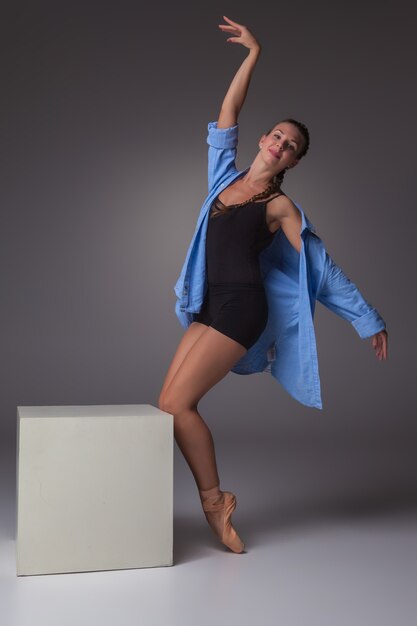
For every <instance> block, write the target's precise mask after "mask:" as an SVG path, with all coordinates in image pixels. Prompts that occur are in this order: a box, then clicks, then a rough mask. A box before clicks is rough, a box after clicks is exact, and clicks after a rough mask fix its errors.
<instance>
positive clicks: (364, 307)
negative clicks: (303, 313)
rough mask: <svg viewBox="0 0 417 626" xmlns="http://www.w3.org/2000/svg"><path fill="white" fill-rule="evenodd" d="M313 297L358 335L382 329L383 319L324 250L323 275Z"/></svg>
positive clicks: (361, 336) (369, 334) (369, 333)
mask: <svg viewBox="0 0 417 626" xmlns="http://www.w3.org/2000/svg"><path fill="white" fill-rule="evenodd" d="M317 300H318V301H319V302H321V303H322V304H323V305H324V306H326V307H327V308H328V309H329V310H330V311H332V312H333V313H336V315H339V316H340V317H342V318H343V319H344V320H346V321H348V322H350V323H351V324H352V325H353V327H354V329H355V330H356V332H357V333H358V335H359V336H360V338H361V339H366V338H367V337H371V336H372V335H375V333H378V332H380V331H381V330H384V328H385V327H386V325H385V322H384V320H383V319H382V317H381V316H380V315H379V313H378V311H377V310H376V308H375V307H373V306H372V305H371V304H369V302H367V301H366V300H365V298H364V297H363V295H362V294H361V292H360V291H359V289H358V288H357V286H356V285H355V283H353V282H352V281H351V280H350V279H349V278H348V277H347V276H346V275H345V274H344V272H343V270H342V269H341V268H340V267H339V266H338V265H336V263H335V262H334V261H333V259H332V258H331V257H330V255H329V254H328V253H327V252H326V259H325V265H324V273H323V278H322V281H321V284H320V287H319V291H318V294H317Z"/></svg>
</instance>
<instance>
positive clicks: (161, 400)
mask: <svg viewBox="0 0 417 626" xmlns="http://www.w3.org/2000/svg"><path fill="white" fill-rule="evenodd" d="M158 408H159V409H161V411H166V412H167V413H169V411H168V408H167V405H166V402H165V393H161V394H160V395H159V398H158Z"/></svg>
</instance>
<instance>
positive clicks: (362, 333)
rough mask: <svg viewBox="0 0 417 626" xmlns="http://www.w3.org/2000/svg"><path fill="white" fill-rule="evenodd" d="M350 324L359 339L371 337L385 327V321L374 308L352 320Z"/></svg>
mask: <svg viewBox="0 0 417 626" xmlns="http://www.w3.org/2000/svg"><path fill="white" fill-rule="evenodd" d="M351 324H352V326H353V327H354V329H355V330H356V332H357V333H358V335H359V337H360V338H361V339H367V338H368V337H372V335H375V334H376V333H379V332H380V331H381V330H384V328H385V322H384V320H383V319H382V317H381V316H380V314H379V313H378V311H377V310H376V309H375V308H373V309H371V310H370V311H368V313H365V315H361V317H358V319H356V320H353V322H351Z"/></svg>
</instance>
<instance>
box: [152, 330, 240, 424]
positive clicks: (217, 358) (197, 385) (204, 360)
mask: <svg viewBox="0 0 417 626" xmlns="http://www.w3.org/2000/svg"><path fill="white" fill-rule="evenodd" d="M246 351H247V350H246V348H245V347H244V346H242V345H241V344H240V343H238V342H237V341H235V340H234V339H231V338H230V337H227V336H226V335H224V334H223V333H221V332H219V331H218V330H216V329H215V328H213V327H212V326H208V327H206V330H205V331H204V332H203V333H202V334H201V335H200V337H199V338H198V339H197V341H196V342H195V343H194V344H193V346H192V347H191V349H190V350H189V351H188V352H187V354H186V356H185V358H184V359H183V361H182V362H181V364H180V366H179V368H178V370H177V372H176V373H175V375H174V377H173V378H172V380H171V382H170V384H169V385H168V388H167V389H166V391H165V409H164V410H165V411H167V412H168V413H172V414H173V415H175V414H176V413H177V412H179V411H181V410H182V409H185V408H190V407H193V408H196V407H197V403H198V402H199V400H200V399H201V398H202V396H203V395H204V394H205V393H207V391H208V390H209V389H211V388H212V387H213V386H214V385H215V384H216V383H217V382H219V381H220V380H221V379H222V378H224V376H225V375H226V374H227V373H228V372H229V371H230V369H231V368H232V367H233V365H234V364H235V363H236V362H237V361H238V360H239V359H240V358H241V357H242V356H243V355H244V354H245V353H246Z"/></svg>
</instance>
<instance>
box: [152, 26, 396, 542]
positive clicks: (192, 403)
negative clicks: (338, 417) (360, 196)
mask: <svg viewBox="0 0 417 626" xmlns="http://www.w3.org/2000/svg"><path fill="white" fill-rule="evenodd" d="M223 17H224V19H225V20H226V22H228V24H220V25H219V28H220V29H222V30H223V31H224V32H227V33H229V34H231V35H232V36H231V37H229V38H228V39H227V41H229V42H234V43H240V44H242V45H243V46H245V47H246V48H248V49H249V54H248V56H247V57H246V59H245V60H244V61H243V63H242V65H241V66H240V68H239V70H238V71H237V73H236V75H235V77H234V79H233V81H232V82H231V85H230V87H229V89H228V91H227V94H226V96H225V98H224V100H223V103H222V106H221V111H220V115H219V118H218V120H217V122H210V123H209V137H208V143H209V145H210V148H209V195H208V197H207V199H206V202H205V203H204V204H203V207H202V210H201V213H200V216H199V219H198V222H197V227H196V231H195V234H194V237H193V241H192V242H191V245H190V247H189V250H188V253H187V257H186V261H185V263H184V267H183V270H182V272H181V275H180V278H179V279H178V281H177V284H176V286H175V291H176V294H177V296H178V302H177V306H176V312H177V315H178V317H179V319H180V321H181V323H182V324H183V326H184V327H185V328H186V329H187V330H186V332H185V333H184V335H183V337H182V339H181V341H180V344H179V346H178V349H177V351H176V353H175V355H174V357H173V359H172V362H171V364H170V366H169V369H168V372H167V375H166V379H165V381H164V384H163V387H162V390H161V393H160V397H159V407H160V408H161V409H162V410H164V411H167V412H168V413H171V414H172V415H173V416H174V436H175V440H176V442H177V444H178V446H179V448H180V450H181V451H182V453H183V454H184V457H185V459H186V461H187V462H188V464H189V466H190V469H191V471H192V473H193V475H194V478H195V481H196V483H197V487H198V490H199V494H200V499H201V503H202V507H203V511H204V513H205V515H206V518H207V521H208V523H209V525H210V527H211V528H212V530H213V531H214V532H215V534H216V535H217V536H218V538H219V539H220V541H221V542H222V543H223V544H224V545H226V546H227V547H228V548H230V549H231V550H232V551H233V552H236V553H240V552H243V550H244V544H243V542H242V540H241V539H240V537H239V536H238V534H237V533H236V531H235V529H234V528H233V526H232V523H231V515H232V512H233V511H234V510H235V508H236V497H235V495H234V494H232V493H231V492H229V491H221V490H220V479H219V475H218V471H217V465H216V457H215V450H214V443H213V438H212V435H211V432H210V430H209V428H208V426H207V424H206V423H205V422H204V420H203V418H202V417H201V415H200V413H199V412H198V410H197V405H198V402H199V400H200V399H201V398H202V397H203V396H204V394H205V393H207V391H208V390H209V389H211V388H212V387H213V386H214V385H215V384H216V383H217V382H219V381H220V380H221V379H222V378H223V377H224V376H225V375H226V374H227V373H228V372H229V371H231V370H232V371H235V372H237V373H241V374H247V373H252V372H254V371H269V372H271V373H272V374H273V375H274V376H275V377H276V378H277V379H278V380H279V381H280V382H282V384H283V385H284V386H285V387H286V388H287V390H288V391H289V392H290V393H291V394H292V395H293V396H294V397H296V398H297V399H298V400H300V401H301V402H303V403H304V404H307V405H309V406H316V407H317V408H321V406H322V405H321V399H320V393H319V391H320V389H319V378H318V367H317V362H316V350H315V341H314V331H313V325H312V315H313V314H314V301H315V300H316V299H318V300H319V301H321V302H322V303H323V304H325V305H326V306H328V307H329V308H330V309H331V310H333V311H335V312H336V313H338V314H339V315H341V316H342V317H344V318H345V319H349V321H351V322H352V324H353V325H354V327H355V329H356V330H357V332H358V333H359V335H360V336H361V337H362V338H365V337H369V336H372V344H373V347H374V348H375V350H376V354H377V357H378V358H379V359H380V360H382V359H384V360H385V359H386V358H387V332H386V330H385V322H384V321H383V320H382V318H381V317H380V315H379V314H378V312H377V311H376V309H375V308H373V307H371V306H370V305H369V303H367V302H366V300H365V299H364V298H363V296H362V295H361V294H360V292H359V291H358V289H357V288H356V286H355V285H354V284H353V283H352V282H351V281H349V279H348V278H347V277H346V276H345V275H344V274H343V272H342V271H341V270H340V268H338V267H337V266H336V264H335V263H334V262H333V260H332V259H331V258H330V257H329V255H328V254H327V253H326V252H325V250H324V247H323V244H322V242H321V240H320V238H319V237H317V236H316V235H314V228H313V227H312V224H311V222H309V220H308V219H307V218H306V216H305V214H304V212H303V211H302V209H301V208H300V207H299V205H297V204H296V203H294V202H292V201H291V200H290V199H289V198H288V197H287V196H286V195H285V194H284V193H283V192H282V190H281V183H282V179H283V176H284V174H285V172H286V171H287V170H288V169H292V168H293V167H295V166H296V165H297V163H298V162H299V160H300V159H301V158H302V157H303V156H304V155H305V154H306V152H307V150H308V146H309V133H308V130H307V128H306V127H305V126H304V124H302V123H301V122H298V121H296V120H293V119H291V118H290V119H287V120H284V121H281V122H280V123H278V124H276V125H275V126H273V127H272V128H271V129H270V130H269V131H268V132H266V133H265V134H263V135H262V137H261V138H260V141H259V146H258V147H259V152H258V153H257V155H256V157H255V159H254V160H253V162H252V164H251V166H250V167H248V168H247V169H246V170H244V171H243V172H239V171H238V170H237V169H236V167H235V162H234V161H235V155H236V149H235V148H236V144H237V127H238V125H237V118H238V115H239V112H240V110H241V108H242V105H243V102H244V100H245V97H246V93H247V89H248V86H249V82H250V78H251V74H252V71H253V69H254V66H255V64H256V62H257V60H258V58H259V54H260V52H261V46H260V44H259V43H258V41H257V40H256V39H255V37H254V36H253V35H252V34H251V33H250V32H249V30H248V29H247V28H246V27H245V26H243V25H241V24H238V23H236V22H233V21H232V20H230V19H229V18H227V17H226V16H223ZM205 235H206V236H205ZM283 259H284V261H283ZM314 281H316V284H315V283H314ZM282 329H285V333H284V332H282ZM278 344H279V347H278V354H277V353H276V352H277V351H276V350H275V349H276V347H277V346H278ZM294 355H295V357H296V358H294Z"/></svg>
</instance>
